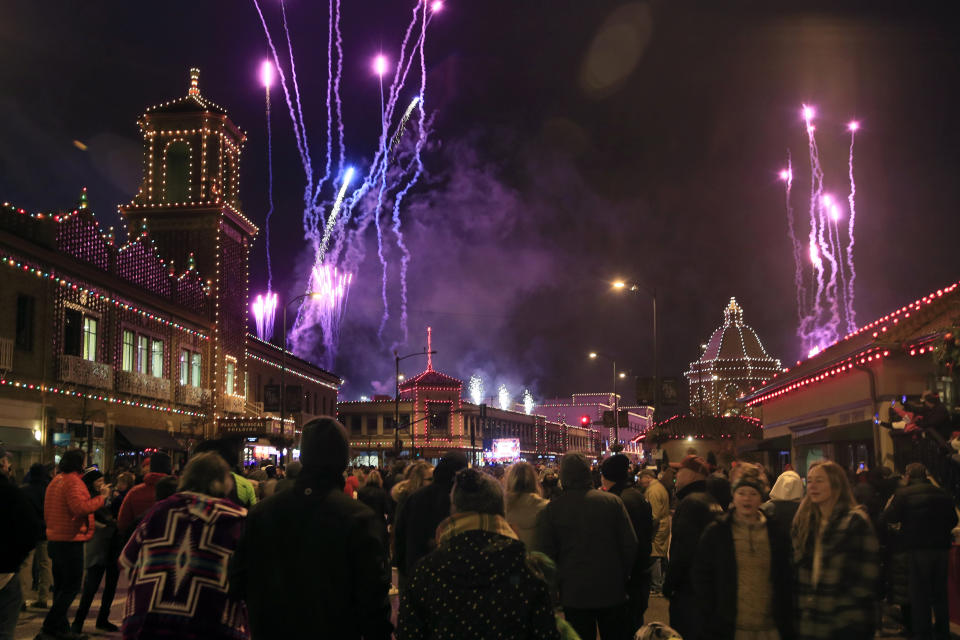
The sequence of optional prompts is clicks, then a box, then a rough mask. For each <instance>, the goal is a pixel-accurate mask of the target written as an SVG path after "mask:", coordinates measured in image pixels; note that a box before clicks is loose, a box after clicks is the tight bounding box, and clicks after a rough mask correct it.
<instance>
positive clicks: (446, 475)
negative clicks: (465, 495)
mask: <svg viewBox="0 0 960 640" xmlns="http://www.w3.org/2000/svg"><path fill="white" fill-rule="evenodd" d="M466 468H467V456H466V454H464V453H463V452H462V451H448V452H447V453H445V454H444V455H443V457H442V458H440V462H438V463H437V468H436V469H434V470H433V481H434V482H435V483H437V484H439V485H446V486H451V487H452V486H453V478H454V476H456V475H457V471H460V470H461V469H466Z"/></svg>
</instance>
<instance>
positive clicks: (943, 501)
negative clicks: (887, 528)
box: [881, 462, 957, 640]
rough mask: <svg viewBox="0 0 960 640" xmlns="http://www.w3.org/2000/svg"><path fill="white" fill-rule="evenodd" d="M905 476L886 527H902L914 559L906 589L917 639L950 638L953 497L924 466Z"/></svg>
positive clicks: (886, 515) (909, 468)
mask: <svg viewBox="0 0 960 640" xmlns="http://www.w3.org/2000/svg"><path fill="white" fill-rule="evenodd" d="M904 475H905V478H906V481H907V486H905V487H903V488H902V489H899V490H897V492H896V493H895V494H894V495H893V499H892V500H891V501H890V504H889V505H888V506H887V508H886V510H885V511H884V512H883V515H882V516H881V518H882V521H883V522H884V523H885V524H899V525H900V541H901V544H902V547H903V548H904V549H905V550H906V552H907V557H908V558H909V571H910V573H909V579H908V581H907V585H908V591H909V597H910V614H911V617H912V620H911V622H912V625H911V627H912V631H913V633H914V637H915V638H924V639H926V638H935V639H936V640H947V639H948V638H949V637H950V612H949V606H948V598H947V569H948V567H949V552H950V547H951V544H952V535H951V532H952V531H953V528H954V527H956V526H957V512H956V509H955V508H954V506H953V500H952V499H951V498H950V496H949V495H948V494H947V493H946V492H945V491H943V490H942V489H940V488H939V487H936V486H934V485H933V484H932V483H931V482H930V480H929V479H928V478H927V468H926V467H925V466H924V465H923V464H922V463H920V462H914V463H911V464H908V465H907V468H906V473H905V474H904ZM931 610H932V612H933V620H934V623H933V625H931V622H930V621H931V615H930V613H931Z"/></svg>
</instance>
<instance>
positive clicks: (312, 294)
mask: <svg viewBox="0 0 960 640" xmlns="http://www.w3.org/2000/svg"><path fill="white" fill-rule="evenodd" d="M322 295H323V294H321V293H317V292H316V291H309V292H307V293H304V294H302V295H299V296H297V297H296V298H294V299H293V300H290V301H289V302H287V303H286V304H285V305H283V348H282V349H281V350H280V442H281V443H284V436H285V434H284V422H283V414H284V413H285V410H286V402H287V387H286V377H287V307H289V306H290V305H292V304H294V303H296V302H299V301H301V300H304V299H306V298H319V297H320V296H322ZM284 448H285V447H284ZM279 458H280V463H281V464H282V463H283V461H284V456H283V448H282V449H281V450H280V456H279Z"/></svg>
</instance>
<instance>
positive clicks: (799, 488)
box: [760, 471, 803, 535]
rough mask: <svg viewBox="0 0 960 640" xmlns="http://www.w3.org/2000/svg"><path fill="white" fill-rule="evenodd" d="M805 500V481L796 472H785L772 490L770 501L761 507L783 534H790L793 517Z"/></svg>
mask: <svg viewBox="0 0 960 640" xmlns="http://www.w3.org/2000/svg"><path fill="white" fill-rule="evenodd" d="M801 500H803V480H801V479H800V475H799V474H798V473H797V472H796V471H784V472H783V473H781V474H780V477H779V478H777V481H776V482H775V483H774V485H773V489H771V490H770V499H769V500H768V501H767V502H765V503H764V504H763V506H762V507H760V509H761V511H763V514H764V515H765V516H766V517H768V518H770V520H772V521H773V525H774V526H776V527H777V528H778V529H779V530H780V531H781V532H783V533H786V534H787V535H789V534H790V527H791V525H792V524H793V517H794V516H795V515H797V509H799V508H800V501H801Z"/></svg>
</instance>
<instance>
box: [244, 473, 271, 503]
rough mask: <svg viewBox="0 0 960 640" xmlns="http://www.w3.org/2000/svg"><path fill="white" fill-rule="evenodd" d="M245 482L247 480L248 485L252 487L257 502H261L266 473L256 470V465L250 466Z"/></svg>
mask: <svg viewBox="0 0 960 640" xmlns="http://www.w3.org/2000/svg"><path fill="white" fill-rule="evenodd" d="M247 480H249V481H250V484H252V485H253V490H254V493H255V494H256V496H257V502H259V501H260V500H263V496H264V493H263V492H264V487H265V485H266V483H267V472H266V471H264V470H263V469H260V468H258V467H257V466H256V464H252V465H250V467H249V471H248V472H247Z"/></svg>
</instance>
